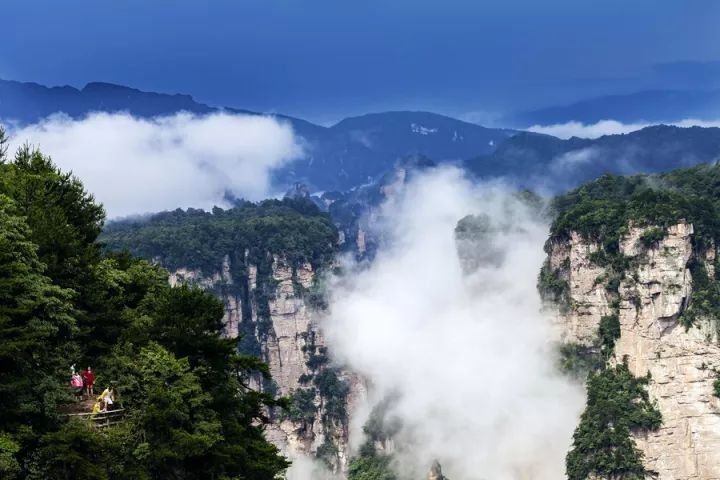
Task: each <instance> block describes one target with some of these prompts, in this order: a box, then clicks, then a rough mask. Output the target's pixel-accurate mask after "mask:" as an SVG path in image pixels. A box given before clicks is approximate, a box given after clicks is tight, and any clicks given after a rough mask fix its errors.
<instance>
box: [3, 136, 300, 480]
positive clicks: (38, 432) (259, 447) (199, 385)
mask: <svg viewBox="0 0 720 480" xmlns="http://www.w3.org/2000/svg"><path fill="white" fill-rule="evenodd" d="M102 221H103V216H102V208H101V207H100V206H98V205H96V204H95V203H94V201H93V199H92V197H91V196H89V195H87V194H86V193H85V191H84V190H83V187H82V185H81V184H80V182H79V181H78V180H77V179H75V178H73V177H71V176H68V175H66V174H63V173H61V172H59V171H58V170H57V169H56V168H55V167H54V166H53V165H52V163H51V162H50V161H49V160H48V159H47V158H46V157H43V156H42V155H41V154H39V153H37V152H31V151H29V150H28V149H23V150H21V151H20V152H19V153H18V156H17V157H16V159H15V161H13V162H7V163H0V340H1V341H0V477H2V478H8V479H12V478H21V479H24V478H29V479H46V478H48V479H50V478H51V479H60V480H62V479H65V478H68V479H70V478H72V479H78V480H83V479H112V480H131V479H133V480H134V479H140V480H151V479H164V478H174V479H182V480H195V479H197V480H200V479H205V478H211V479H213V478H214V479H218V480H220V479H228V480H229V479H239V478H242V479H244V480H270V479H274V478H276V477H277V476H278V475H280V474H281V473H282V472H283V471H284V470H285V468H286V467H287V465H288V464H287V461H286V460H285V459H284V458H283V457H282V456H280V455H279V452H278V450H277V449H276V448H275V447H274V446H273V445H271V444H269V443H268V442H267V441H266V440H265V438H264V436H263V426H264V425H265V423H266V422H267V420H268V419H267V418H266V415H265V412H266V411H267V410H268V409H273V408H274V407H277V406H281V405H284V403H283V402H281V401H278V400H275V399H274V398H272V397H271V396H270V395H268V394H267V393H262V392H255V391H253V390H251V389H249V388H248V384H249V378H250V377H251V376H252V377H253V378H257V377H258V376H260V377H262V378H264V379H265V381H266V382H270V379H269V372H268V368H267V366H266V365H264V364H262V363H261V362H260V361H259V360H258V359H257V358H255V357H247V356H242V355H239V354H238V353H237V349H236V345H235V342H234V341H231V340H227V339H224V338H222V337H221V336H220V333H221V329H222V322H221V319H222V315H223V307H222V305H221V303H220V301H219V300H218V299H217V298H216V297H214V296H213V295H212V294H211V293H208V292H203V291H200V290H196V289H192V288H188V287H182V288H171V287H170V286H169V285H168V283H167V273H166V272H163V271H162V270H160V269H159V268H158V267H155V266H152V265H150V264H148V263H147V262H145V261H141V260H137V259H134V258H132V257H130V256H129V255H127V254H110V255H102V254H101V253H100V249H99V247H98V245H97V244H96V243H95V238H96V236H97V233H98V232H99V228H100V226H101V225H102ZM80 362H82V363H80ZM73 363H80V364H81V365H83V366H84V365H85V364H91V365H92V366H93V367H94V369H95V370H96V372H97V383H98V384H99V385H98V389H102V388H105V387H106V386H108V385H109V384H110V382H111V381H112V382H114V383H115V386H116V388H117V392H118V395H117V397H116V400H118V403H121V404H122V406H123V407H125V408H126V409H127V411H128V415H127V417H126V420H125V423H124V424H122V425H120V426H113V427H109V428H106V429H104V430H102V431H98V430H94V429H90V428H88V426H87V425H86V424H84V423H83V422H82V421H80V420H70V419H68V418H67V417H65V416H63V415H61V414H60V412H64V411H67V410H66V409H67V408H68V407H69V405H71V404H72V399H71V398H70V394H69V389H68V385H67V382H68V381H69V376H70V365H72V364H73Z"/></svg>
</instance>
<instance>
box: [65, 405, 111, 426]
mask: <svg viewBox="0 0 720 480" xmlns="http://www.w3.org/2000/svg"><path fill="white" fill-rule="evenodd" d="M67 416H68V417H72V418H76V419H80V420H87V421H89V422H92V424H93V426H95V427H98V428H104V427H109V426H111V425H117V424H118V423H122V422H124V421H125V409H124V408H119V409H117V410H108V411H107V412H99V413H68V414H67Z"/></svg>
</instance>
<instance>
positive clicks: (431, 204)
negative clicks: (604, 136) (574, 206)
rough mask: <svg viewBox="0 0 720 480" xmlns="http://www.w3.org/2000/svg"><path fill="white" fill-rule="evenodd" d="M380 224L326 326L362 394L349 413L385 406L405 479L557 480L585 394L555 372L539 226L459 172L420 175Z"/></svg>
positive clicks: (346, 278) (335, 285) (512, 200)
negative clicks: (464, 235) (470, 221)
mask: <svg viewBox="0 0 720 480" xmlns="http://www.w3.org/2000/svg"><path fill="white" fill-rule="evenodd" d="M468 214H473V215H477V217H475V218H476V219H477V220H478V221H479V223H480V224H481V225H482V227H481V228H480V230H481V231H480V234H479V235H478V236H477V237H476V238H474V239H469V240H464V241H470V242H471V243H472V245H471V247H472V248H471V249H470V250H468V248H467V247H468V245H464V247H463V248H462V249H461V251H464V252H465V255H467V252H468V251H471V252H472V251H477V252H478V255H477V257H475V258H474V259H472V261H469V262H468V259H467V258H465V259H464V260H463V261H461V259H460V257H459V256H458V249H457V242H456V238H455V233H454V230H455V227H456V225H457V223H458V221H459V220H460V219H461V218H463V217H465V216H466V215H468ZM381 217H382V218H383V220H382V221H381V222H380V223H381V227H380V228H381V230H382V236H383V238H384V242H383V243H382V245H381V246H380V248H379V251H378V253H377V256H376V258H375V260H374V261H373V262H372V264H370V265H356V264H353V263H352V262H349V263H347V264H346V265H345V269H346V274H345V275H343V276H342V277H338V278H335V279H334V280H333V281H332V282H331V287H330V291H329V300H330V308H329V312H328V314H327V315H326V318H325V319H324V323H323V328H324V331H325V334H326V336H327V340H328V343H329V346H330V349H331V351H332V352H334V355H335V357H336V361H337V362H339V363H340V364H344V365H346V366H347V367H348V368H350V369H352V370H354V371H356V372H357V373H359V374H360V375H362V376H363V377H364V378H366V379H367V380H368V383H369V385H370V389H369V391H370V394H369V398H368V405H366V406H365V408H361V409H360V410H359V411H360V412H361V413H357V412H356V416H357V415H364V416H365V417H367V412H368V411H370V409H371V407H372V406H373V405H374V404H377V403H378V402H381V401H383V400H386V399H388V398H391V399H392V401H391V402H390V403H389V407H388V408H389V412H388V414H389V415H390V416H392V417H393V418H395V419H396V420H397V422H398V424H399V425H401V428H400V430H399V432H398V433H396V434H395V435H394V444H395V451H394V455H395V458H396V462H395V463H396V467H397V469H398V471H399V473H400V474H401V475H403V477H402V478H412V477H415V478H422V477H418V475H420V476H424V475H425V474H426V472H427V470H428V469H429V467H430V464H431V462H432V461H433V460H434V459H438V460H439V461H440V463H441V464H442V466H443V471H444V472H443V473H444V474H445V475H446V476H447V477H449V478H450V479H451V480H466V479H493V480H503V479H530V478H532V479H535V480H556V479H558V478H563V476H564V457H565V454H566V452H567V450H568V448H569V446H570V442H571V436H572V432H573V429H574V427H575V425H576V424H577V419H578V416H579V414H580V411H581V410H582V407H583V402H584V394H583V389H582V387H581V386H578V385H575V384H573V383H571V382H570V380H568V379H566V378H564V377H563V376H561V375H560V374H559V373H558V372H557V370H556V363H555V361H556V360H555V354H554V345H553V341H554V339H555V333H554V331H553V329H552V327H551V323H550V321H549V319H548V318H546V317H545V316H543V314H542V313H541V301H540V299H539V296H538V294H537V291H536V286H535V284H536V279H537V275H538V272H539V269H540V266H541V264H542V262H543V259H544V252H543V243H544V241H545V238H546V236H547V232H548V225H547V224H546V223H545V222H544V221H543V220H542V218H541V217H540V216H539V215H538V214H537V211H535V210H533V209H532V208H531V207H529V206H528V205H526V204H523V203H522V202H521V201H519V200H518V199H517V198H516V197H514V196H513V195H512V193H511V191H510V189H508V188H506V187H505V186H504V185H503V184H502V183H486V184H480V185H476V184H473V183H471V182H470V181H469V180H467V179H466V178H465V176H464V174H463V172H462V171H461V170H458V169H456V168H440V169H436V170H433V171H431V172H430V173H426V174H420V175H418V176H417V177H416V178H415V179H414V180H412V181H411V182H410V183H409V184H408V185H407V188H406V189H405V190H404V191H402V192H401V193H399V194H398V196H397V197H395V198H392V199H390V200H388V202H387V203H386V204H385V205H384V206H383V208H382V211H381ZM468 265H470V266H471V267H472V268H468ZM365 419H366V418H364V419H358V418H354V419H353V424H354V425H356V427H355V431H354V432H351V435H352V438H357V437H358V436H362V434H361V432H360V431H358V430H359V427H357V426H359V425H362V424H363V423H364V421H363V420H365ZM361 441H362V440H360V442H361ZM360 442H356V443H360ZM358 446H359V445H357V444H356V445H355V448H357V447H358Z"/></svg>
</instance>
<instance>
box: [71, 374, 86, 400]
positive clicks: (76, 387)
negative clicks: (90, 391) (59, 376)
mask: <svg viewBox="0 0 720 480" xmlns="http://www.w3.org/2000/svg"><path fill="white" fill-rule="evenodd" d="M83 386H84V382H83V379H82V377H81V376H80V374H79V373H77V372H73V374H72V377H71V378H70V387H71V388H72V390H73V393H74V394H75V395H76V396H78V397H79V396H80V395H82V392H83Z"/></svg>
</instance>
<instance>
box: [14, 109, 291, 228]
mask: <svg viewBox="0 0 720 480" xmlns="http://www.w3.org/2000/svg"><path fill="white" fill-rule="evenodd" d="M12 133H13V135H12V141H11V148H16V147H18V146H19V145H21V144H22V143H25V142H29V143H30V144H32V145H33V146H36V147H39V148H40V149H41V150H42V152H43V153H45V154H47V155H50V156H51V157H52V159H53V161H54V162H55V163H56V164H57V165H58V166H59V167H60V168H62V169H63V170H65V171H72V172H73V173H74V174H75V175H77V176H78V177H79V178H80V179H81V180H82V181H83V183H84V184H85V186H86V188H87V189H88V190H89V191H90V192H91V193H93V194H95V196H96V198H97V199H98V200H99V201H101V202H102V203H103V204H104V205H105V208H106V209H107V211H108V214H109V216H110V217H118V216H125V215H130V214H138V213H147V212H155V211H159V210H166V209H174V208H177V207H203V208H209V207H212V206H213V205H221V204H223V195H224V193H225V192H228V191H229V192H232V193H233V194H235V195H236V196H238V197H244V198H247V199H251V200H258V199H261V198H265V197H267V196H268V195H269V194H270V188H271V184H270V183H271V180H270V174H271V172H272V170H273V169H276V168H278V167H281V166H282V165H284V164H286V163H287V162H289V161H291V160H293V159H294V158H296V157H298V156H299V155H300V154H301V148H300V147H299V146H298V143H297V142H296V139H295V136H294V134H293V131H292V129H291V128H290V126H288V125H285V124H282V123H279V122H278V121H277V120H275V119H272V118H269V117H261V116H247V115H229V114H224V113H221V114H213V115H207V116H195V115H191V114H187V113H179V114H176V115H173V116H168V117H161V118H154V119H141V118H136V117H133V116H131V115H128V114H108V113H95V114H91V115H89V116H88V117H87V118H84V119H81V120H72V119H70V118H68V117H66V116H57V115H56V116H52V117H50V118H48V119H46V120H44V121H42V122H40V123H37V124H34V125H30V126H27V127H24V128H21V129H16V130H15V131H13V132H12Z"/></svg>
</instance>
